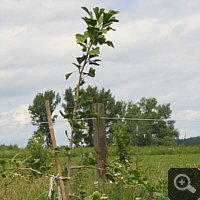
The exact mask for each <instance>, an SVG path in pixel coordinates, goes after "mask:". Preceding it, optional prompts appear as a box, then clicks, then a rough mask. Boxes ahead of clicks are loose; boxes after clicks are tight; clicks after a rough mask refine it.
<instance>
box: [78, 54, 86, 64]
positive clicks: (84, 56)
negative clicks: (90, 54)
mask: <svg viewBox="0 0 200 200" xmlns="http://www.w3.org/2000/svg"><path fill="white" fill-rule="evenodd" d="M86 59H87V55H83V56H82V57H77V58H76V60H77V61H78V63H79V64H81V63H82V62H83V61H84V60H86Z"/></svg>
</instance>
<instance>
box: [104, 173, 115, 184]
mask: <svg viewBox="0 0 200 200" xmlns="http://www.w3.org/2000/svg"><path fill="white" fill-rule="evenodd" d="M105 176H106V178H107V179H108V180H110V181H112V182H113V183H115V179H114V178H113V176H112V175H111V174H108V173H106V174H105Z"/></svg>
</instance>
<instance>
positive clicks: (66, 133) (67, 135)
mask: <svg viewBox="0 0 200 200" xmlns="http://www.w3.org/2000/svg"><path fill="white" fill-rule="evenodd" d="M65 135H66V136H67V139H68V140H69V141H70V139H69V137H68V134H67V131H66V130H65Z"/></svg>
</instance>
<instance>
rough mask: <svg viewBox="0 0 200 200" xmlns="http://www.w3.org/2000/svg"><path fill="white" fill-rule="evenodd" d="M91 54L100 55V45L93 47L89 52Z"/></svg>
mask: <svg viewBox="0 0 200 200" xmlns="http://www.w3.org/2000/svg"><path fill="white" fill-rule="evenodd" d="M88 53H89V54H90V55H98V54H100V51H99V47H96V48H92V50H91V51H89V52H88Z"/></svg>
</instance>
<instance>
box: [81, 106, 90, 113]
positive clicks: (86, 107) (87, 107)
mask: <svg viewBox="0 0 200 200" xmlns="http://www.w3.org/2000/svg"><path fill="white" fill-rule="evenodd" d="M89 110H90V104H86V105H84V107H83V111H85V112H86V111H89Z"/></svg>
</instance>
